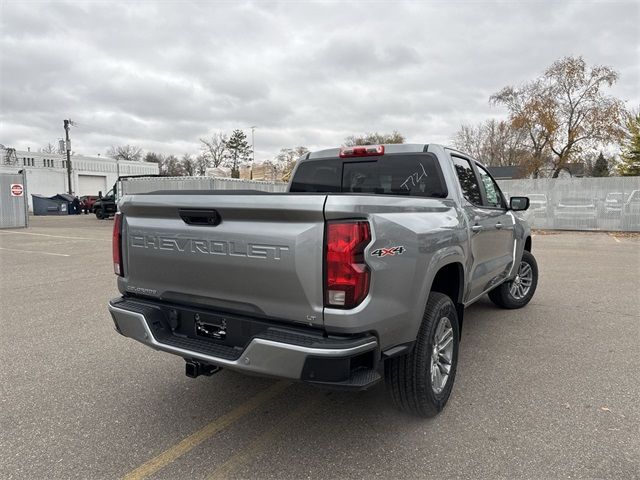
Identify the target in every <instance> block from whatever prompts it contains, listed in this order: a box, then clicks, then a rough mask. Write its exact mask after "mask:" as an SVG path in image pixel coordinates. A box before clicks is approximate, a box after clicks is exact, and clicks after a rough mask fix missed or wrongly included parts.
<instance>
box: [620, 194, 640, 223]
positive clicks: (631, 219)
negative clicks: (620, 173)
mask: <svg viewBox="0 0 640 480" xmlns="http://www.w3.org/2000/svg"><path fill="white" fill-rule="evenodd" d="M621 224H622V229H623V230H630V231H638V230H640V190H634V191H633V192H631V194H630V195H629V198H627V201H626V202H624V205H623V207H622V220H621Z"/></svg>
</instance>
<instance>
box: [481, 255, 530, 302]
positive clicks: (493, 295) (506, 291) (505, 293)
mask: <svg viewBox="0 0 640 480" xmlns="http://www.w3.org/2000/svg"><path fill="white" fill-rule="evenodd" d="M521 262H525V263H526V264H527V265H529V267H530V268H531V272H532V278H531V286H530V288H529V290H528V292H527V293H526V295H524V296H523V297H522V298H516V297H514V296H513V295H512V293H511V287H512V285H513V282H514V281H515V279H514V280H513V281H511V282H504V283H503V284H502V285H500V286H498V287H497V288H495V289H494V290H491V291H490V292H489V298H490V299H491V301H492V302H493V303H495V304H496V305H497V306H498V307H500V308H508V309H514V308H522V307H524V306H525V305H526V304H527V303H529V302H530V301H531V299H532V298H533V294H534V293H536V287H537V286H538V263H537V262H536V259H535V257H534V256H533V255H532V254H531V252H527V251H526V250H525V251H524V252H522V260H521ZM518 271H520V269H519V270H518Z"/></svg>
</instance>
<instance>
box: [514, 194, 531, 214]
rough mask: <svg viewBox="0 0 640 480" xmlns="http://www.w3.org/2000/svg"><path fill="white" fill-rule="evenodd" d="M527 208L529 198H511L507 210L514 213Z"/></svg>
mask: <svg viewBox="0 0 640 480" xmlns="http://www.w3.org/2000/svg"><path fill="white" fill-rule="evenodd" d="M527 208H529V197H511V199H510V200H509V209H510V210H514V211H516V212H518V211H522V210H526V209H527Z"/></svg>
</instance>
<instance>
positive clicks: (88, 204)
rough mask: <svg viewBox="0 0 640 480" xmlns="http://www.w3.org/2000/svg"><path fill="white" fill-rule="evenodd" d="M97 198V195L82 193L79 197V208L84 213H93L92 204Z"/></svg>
mask: <svg viewBox="0 0 640 480" xmlns="http://www.w3.org/2000/svg"><path fill="white" fill-rule="evenodd" d="M97 200H98V195H83V196H82V197H80V209H81V210H82V211H83V212H84V213H93V205H94V204H95V203H96V201H97Z"/></svg>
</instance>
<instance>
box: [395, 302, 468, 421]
mask: <svg viewBox="0 0 640 480" xmlns="http://www.w3.org/2000/svg"><path fill="white" fill-rule="evenodd" d="M445 317H446V318H448V319H449V323H450V325H451V330H452V337H453V339H452V342H453V350H452V355H451V359H450V368H449V376H448V378H447V379H446V383H445V384H444V388H443V389H442V391H440V392H439V393H436V391H435V390H434V388H433V387H432V385H433V384H432V380H431V365H432V364H431V358H432V352H433V351H434V343H435V335H436V330H437V329H438V325H439V324H440V321H441V320H443V319H444V318H445ZM459 339H460V329H459V325H458V314H457V312H456V308H455V305H454V304H453V302H452V301H451V298H449V297H448V296H447V295H444V294H442V293H438V292H431V293H430V294H429V300H428V302H427V306H426V308H425V311H424V316H423V318H422V324H421V326H420V330H419V331H418V337H417V338H416V343H415V345H414V347H413V350H412V351H411V353H408V354H406V355H402V356H400V357H394V358H390V359H388V360H386V361H385V365H384V375H385V383H386V386H387V390H388V391H389V392H390V394H391V398H392V399H393V402H394V403H395V405H396V407H398V408H399V409H400V410H403V411H405V412H408V413H411V414H413V415H417V416H421V417H433V416H434V415H436V414H438V413H439V412H440V411H441V410H442V409H443V408H444V406H445V405H446V403H447V400H449V396H450V395H451V389H452V388H453V383H454V381H455V378H456V370H457V366H458V342H459ZM436 368H437V367H436Z"/></svg>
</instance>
